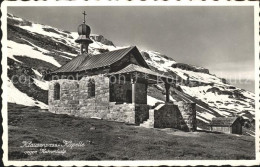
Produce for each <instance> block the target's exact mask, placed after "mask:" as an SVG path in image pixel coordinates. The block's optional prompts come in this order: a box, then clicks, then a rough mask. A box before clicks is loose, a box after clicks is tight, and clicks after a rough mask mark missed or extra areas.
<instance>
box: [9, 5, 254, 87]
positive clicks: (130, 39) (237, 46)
mask: <svg viewBox="0 0 260 167" xmlns="http://www.w3.org/2000/svg"><path fill="white" fill-rule="evenodd" d="M83 11H86V13H87V16H86V24H88V25H89V26H90V27H91V33H94V34H100V35H103V36H104V37H105V38H107V39H109V40H111V41H112V42H113V43H114V44H115V45H116V46H129V45H135V46H137V47H138V48H139V49H140V50H153V51H158V52H160V53H162V54H164V55H167V56H169V57H172V58H173V59H174V60H175V61H177V62H181V63H186V64H192V65H196V66H201V67H205V68H207V69H209V70H210V73H213V74H216V75H217V76H220V77H223V78H226V79H227V80H232V81H234V80H239V81H240V80H243V81H249V80H254V10H253V7H249V6H248V7H240V6H236V7H235V6H234V7H227V6H226V7H225V6H217V7H216V6H215V7H213V6H212V7H209V6H203V7H202V6H187V7H180V6H178V7H174V6H171V7H166V6H164V7H141V6H140V7H122V6H121V7H120V6H118V7H102V6H101V7H94V6H88V7H86V6H85V7H9V8H8V13H12V14H14V15H16V16H19V17H22V18H25V19H27V20H31V21H33V22H37V23H41V24H46V25H50V26H53V27H56V28H59V29H63V30H67V31H71V32H75V31H77V27H78V25H79V24H81V23H82V21H83V15H82V12H83ZM241 82H242V81H241ZM250 82H251V81H250ZM239 84H241V83H239ZM234 85H236V84H235V83H234ZM242 85H243V84H242ZM245 86H247V87H248V85H245ZM240 87H241V86H240ZM242 87H243V86H242ZM252 87H253V86H252V85H251V88H252Z"/></svg>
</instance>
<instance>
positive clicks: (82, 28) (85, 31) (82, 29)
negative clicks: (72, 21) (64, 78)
mask: <svg viewBox="0 0 260 167" xmlns="http://www.w3.org/2000/svg"><path fill="white" fill-rule="evenodd" d="M82 14H83V16H84V20H83V24H81V25H79V27H78V34H79V37H78V39H76V40H75V42H76V43H79V44H80V53H81V54H83V53H88V46H89V44H91V43H93V41H92V40H91V39H90V38H89V35H90V31H91V29H90V27H89V26H88V25H86V24H85V23H86V15H87V14H86V12H85V11H84V12H83V13H82Z"/></svg>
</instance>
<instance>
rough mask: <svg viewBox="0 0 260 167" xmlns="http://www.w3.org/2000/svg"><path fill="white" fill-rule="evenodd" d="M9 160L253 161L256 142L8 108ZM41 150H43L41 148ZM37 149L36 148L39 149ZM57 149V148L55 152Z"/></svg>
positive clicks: (251, 138)
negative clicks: (61, 149)
mask: <svg viewBox="0 0 260 167" xmlns="http://www.w3.org/2000/svg"><path fill="white" fill-rule="evenodd" d="M8 107H9V109H8V124H9V125H8V126H9V129H8V130H9V131H8V133H9V134H8V136H9V141H8V142H9V159H10V160H18V159H20V160H115V159H116V160H149V159H158V160H159V159H172V160H174V159H254V156H255V155H254V148H255V146H254V138H253V137H249V136H235V135H226V134H215V133H206V132H189V133H185V132H178V131H174V130H171V129H166V130H161V129H145V128H141V127H135V126H130V125H125V124H124V123H118V122H111V121H105V120H95V119H84V118H78V117H73V116H68V115H56V114H53V113H49V112H40V111H39V109H38V108H36V107H25V106H20V105H15V104H9V105H8ZM63 140H68V141H73V142H74V143H77V142H79V141H82V142H84V143H85V147H83V148H73V149H69V148H66V151H67V153H65V154H64V155H60V154H58V155H54V154H52V155H50V154H36V155H31V156H28V155H26V154H24V153H23V152H24V151H28V150H32V149H31V148H20V146H21V145H23V144H22V141H32V142H33V143H62V141H63ZM37 149H39V148H37ZM37 149H36V148H33V150H37ZM54 149H55V148H54Z"/></svg>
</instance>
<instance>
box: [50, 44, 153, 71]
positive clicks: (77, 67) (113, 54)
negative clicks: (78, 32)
mask: <svg viewBox="0 0 260 167" xmlns="http://www.w3.org/2000/svg"><path fill="white" fill-rule="evenodd" d="M133 49H136V50H138V49H137V48H136V47H135V46H131V47H128V48H123V49H118V50H114V51H110V52H105V53H101V54H97V55H90V54H82V55H79V56H77V57H75V58H74V59H72V60H71V61H70V62H68V63H67V64H65V65H63V66H62V67H60V68H59V69H57V70H56V71H54V72H52V73H66V72H79V71H84V70H89V69H94V68H100V67H105V66H110V65H111V64H113V63H116V62H117V61H119V60H120V59H122V58H123V57H124V56H125V55H127V54H128V53H129V52H130V51H132V50H133ZM143 61H144V62H145V60H143ZM147 68H149V67H148V65H147Z"/></svg>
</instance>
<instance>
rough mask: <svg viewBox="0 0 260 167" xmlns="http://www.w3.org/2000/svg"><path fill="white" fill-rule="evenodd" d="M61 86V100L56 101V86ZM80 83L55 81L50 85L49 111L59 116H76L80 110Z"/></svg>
mask: <svg viewBox="0 0 260 167" xmlns="http://www.w3.org/2000/svg"><path fill="white" fill-rule="evenodd" d="M56 83H59V84H60V100H54V85H55V84H56ZM78 86H79V85H78V81H75V80H67V79H60V80H53V81H51V82H50V84H49V94H48V96H49V97H48V103H49V111H50V112H53V113H57V114H69V115H75V114H77V113H78V110H79V98H78V97H79V89H78Z"/></svg>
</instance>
